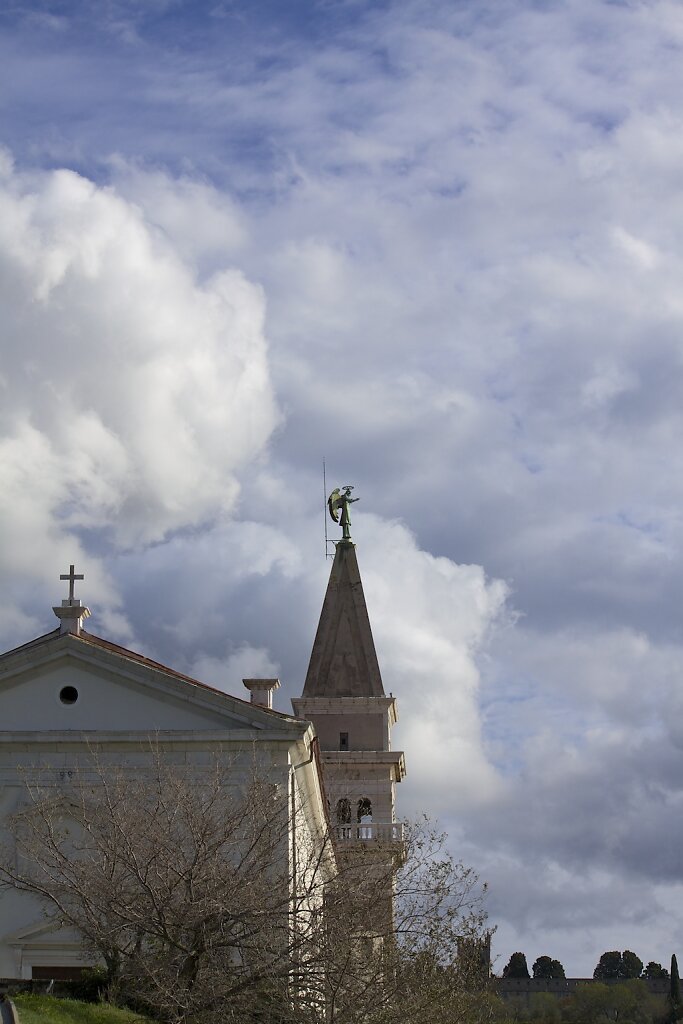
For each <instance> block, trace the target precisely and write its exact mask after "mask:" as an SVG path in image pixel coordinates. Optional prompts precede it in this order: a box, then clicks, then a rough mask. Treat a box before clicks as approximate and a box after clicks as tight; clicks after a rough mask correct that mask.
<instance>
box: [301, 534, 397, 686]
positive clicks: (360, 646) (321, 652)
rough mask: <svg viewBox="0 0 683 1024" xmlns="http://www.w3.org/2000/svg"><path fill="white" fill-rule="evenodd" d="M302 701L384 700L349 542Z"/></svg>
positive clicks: (334, 575)
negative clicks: (367, 698)
mask: <svg viewBox="0 0 683 1024" xmlns="http://www.w3.org/2000/svg"><path fill="white" fill-rule="evenodd" d="M303 696H304V697H383V696H384V687H383V685H382V676H381V673H380V669H379V662H378V660H377V652H376V651H375V643H374V640H373V637H372V628H371V626H370V617H369V615H368V609H367V605H366V603H365V594H364V593H363V584H362V582H361V578H360V570H359V568H358V559H357V558H356V547H355V544H354V543H353V541H351V539H350V538H349V539H346V538H344V539H342V540H341V541H339V543H338V544H337V548H336V551H335V553H334V561H333V562H332V569H331V571H330V579H329V582H328V584H327V591H326V593H325V599H324V601H323V607H322V611H321V613H320V621H319V623H318V629H317V632H316V634H315V640H314V642H313V650H312V652H311V660H310V662H309V665H308V672H307V673H306V682H305V684H304V692H303Z"/></svg>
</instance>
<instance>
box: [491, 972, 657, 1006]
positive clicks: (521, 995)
mask: <svg viewBox="0 0 683 1024" xmlns="http://www.w3.org/2000/svg"><path fill="white" fill-rule="evenodd" d="M492 980H493V987H494V989H495V991H496V992H497V993H498V995H499V996H500V997H501V999H518V1000H520V1001H526V1002H528V1001H529V998H530V997H531V996H532V995H533V994H534V993H535V992H550V993H551V994H552V995H555V996H558V997H560V996H568V995H570V994H571V993H572V992H573V991H574V989H575V988H577V986H578V985H593V984H595V981H596V979H595V978H493V979H492ZM643 980H645V984H646V985H647V987H648V988H649V990H650V992H651V993H652V995H655V996H666V995H668V993H669V979H668V978H657V979H656V980H647V979H643ZM604 984H605V985H618V984H619V981H617V980H614V981H605V982H604Z"/></svg>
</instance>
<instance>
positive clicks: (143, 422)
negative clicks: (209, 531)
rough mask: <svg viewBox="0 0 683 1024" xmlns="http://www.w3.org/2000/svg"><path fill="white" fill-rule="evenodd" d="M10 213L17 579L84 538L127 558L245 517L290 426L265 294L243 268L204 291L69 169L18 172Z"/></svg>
mask: <svg viewBox="0 0 683 1024" xmlns="http://www.w3.org/2000/svg"><path fill="white" fill-rule="evenodd" d="M0 211H1V216H0V250H1V252H2V256H1V257H0V293H1V295H2V303H3V314H4V324H5V329H4V351H5V358H4V361H3V370H2V373H3V391H4V394H3V403H2V414H1V415H0V428H1V429H0V453H1V457H2V467H3V502H2V514H3V532H4V537H5V540H6V543H5V544H4V545H3V553H2V559H3V563H2V564H3V567H4V569H5V571H7V570H12V572H13V573H15V574H18V573H20V572H21V573H24V574H29V575H33V576H35V577H37V578H40V577H42V576H43V574H44V573H45V572H46V566H47V567H49V566H51V563H52V560H53V559H52V557H49V555H48V549H50V550H52V551H53V552H54V551H56V549H57V548H58V547H59V546H63V540H64V538H65V537H66V536H68V535H73V533H74V531H80V532H81V534H82V533H83V531H92V530H98V531H104V532H105V534H106V536H107V537H108V538H109V541H110V542H111V543H113V544H115V545H116V546H117V547H118V548H127V547H135V546H137V545H139V544H148V543H150V542H158V541H160V540H162V539H163V538H164V537H165V536H166V535H167V534H168V533H169V532H170V531H173V530H177V529H180V528H187V527H197V526H199V525H200V524H202V523H204V522H206V521H207V520H211V519H214V518H216V517H219V516H221V515H224V514H227V513H230V512H232V511H233V510H234V506H235V501H236V498H237V494H238V490H239V484H238V474H239V472H240V469H241V468H242V467H243V466H244V465H245V464H247V463H248V462H249V461H250V460H252V459H253V458H254V457H255V456H256V455H258V453H259V452H260V451H261V450H262V448H263V446H264V444H265V442H266V440H267V439H268V437H269V435H270V433H271V431H272V429H273V427H274V425H275V423H276V421H277V417H276V412H275V407H274V402H273V398H272V394H271V388H270V383H269V375H268V364H267V354H266V344H265V339H264V334H263V318H264V301H263V295H262V293H261V291H260V290H259V289H258V288H257V287H256V286H254V285H253V284H251V283H249V282H248V281H247V280H246V278H245V277H244V276H243V274H241V273H240V272H239V271H237V270H234V269H225V270H222V271H219V272H216V273H215V274H213V276H212V277H211V278H210V279H209V280H206V281H204V282H203V283H202V284H199V283H198V282H197V281H196V279H195V277H194V272H193V270H192V268H191V267H188V265H186V264H185V263H183V262H182V260H181V259H180V258H179V256H178V254H177V252H176V251H175V250H174V249H172V248H171V247H170V246H169V245H168V244H167V242H166V241H165V240H164V238H163V237H161V235H160V234H159V233H158V232H157V231H155V229H154V228H153V227H151V226H150V224H149V223H148V222H147V221H146V220H145V217H144V215H143V213H142V211H141V209H140V208H139V207H138V206H136V205H132V204H131V203H129V202H127V201H126V200H124V199H122V198H121V197H120V196H118V195H117V194H116V193H115V192H114V191H112V190H111V189H108V188H99V187H97V186H95V185H94V184H93V183H92V182H90V181H88V180H86V179H85V178H83V177H81V176H79V175H77V174H75V173H73V172H70V171H55V172H50V173H43V174H33V175H28V174H21V173H18V172H13V171H12V169H11V167H10V166H9V165H6V166H5V178H4V182H3V187H2V192H1V193H0ZM188 215H189V212H188ZM76 550H77V552H78V554H79V555H80V550H79V548H78V545H76ZM94 584H95V580H94V579H92V577H91V578H90V586H91V593H92V591H93V588H94ZM95 589H96V588H95Z"/></svg>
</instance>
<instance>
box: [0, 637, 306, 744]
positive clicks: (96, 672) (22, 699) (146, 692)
mask: <svg viewBox="0 0 683 1024" xmlns="http://www.w3.org/2000/svg"><path fill="white" fill-rule="evenodd" d="M0 695H1V697H2V709H3V713H2V721H1V722H0V731H3V732H4V731H8V732H25V731H32V732H44V731H55V730H56V731H65V730H68V731H73V730H77V731H79V732H91V731H100V732H101V731H106V732H114V731H136V732H151V731H168V730H172V731H188V730H191V731H202V730H206V731H216V730H236V729H238V730H239V729H256V730H273V729H276V730H285V731H287V730H289V729H291V730H292V732H293V733H294V732H300V726H301V723H299V722H297V720H296V719H293V718H291V717H290V716H287V715H282V714H279V713H278V712H274V711H271V710H268V709H266V708H263V707H260V706H257V705H254V704H251V703H249V702H248V701H244V700H240V699H239V698H237V697H233V696H232V695H230V694H227V693H223V692H222V691H220V690H216V689H214V688H213V687H210V686H206V685H204V684H202V683H201V682H199V681H198V680H193V679H191V678H190V677H188V676H184V675H182V674H180V673H177V672H175V671H174V670H173V669H170V668H168V667H166V666H163V665H160V664H158V663H157V662H153V661H150V660H149V659H147V658H144V657H143V656H142V655H139V654H136V653H135V652H133V651H128V650H126V649H125V648H121V647H118V646H117V645H115V644H111V643H108V642H107V641H103V640H100V638H98V637H94V636H92V635H90V634H82V635H81V636H76V635H73V634H62V635H60V634H59V633H55V634H48V635H47V637H43V638H39V640H37V641H34V642H32V643H30V644H27V645H25V646H24V647H22V648H18V649H17V650H15V651H10V652H8V653H7V654H5V655H3V656H2V657H0ZM65 696H66V697H67V698H69V699H68V700H67V701H65V699H64V697H65Z"/></svg>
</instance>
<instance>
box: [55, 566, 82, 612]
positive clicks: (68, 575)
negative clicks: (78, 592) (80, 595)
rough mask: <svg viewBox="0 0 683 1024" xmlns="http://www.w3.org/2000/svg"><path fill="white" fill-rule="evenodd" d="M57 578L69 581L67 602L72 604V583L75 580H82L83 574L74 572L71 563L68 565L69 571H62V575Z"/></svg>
mask: <svg viewBox="0 0 683 1024" xmlns="http://www.w3.org/2000/svg"><path fill="white" fill-rule="evenodd" d="M59 578H60V580H68V581H69V604H74V603H75V602H74V583H75V582H76V580H84V579H85V576H84V575H83V573H76V572H75V571H74V567H73V565H70V566H69V571H68V572H67V573H62V575H61V576H60V577H59ZM79 604H80V602H79Z"/></svg>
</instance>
